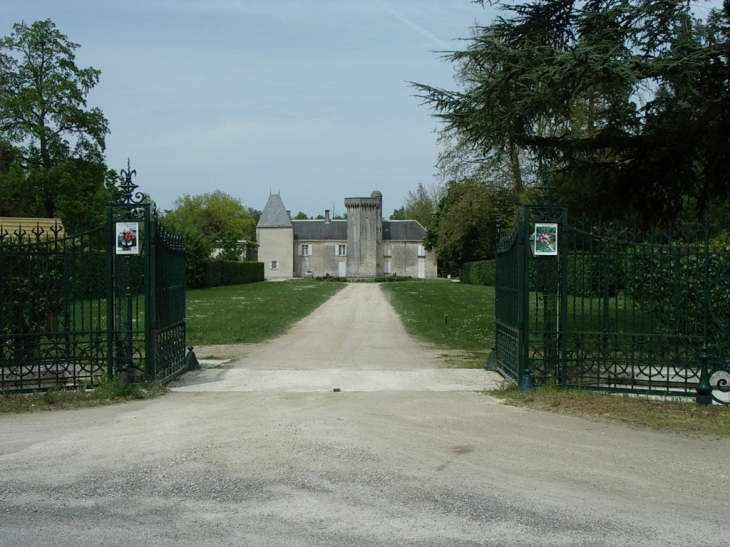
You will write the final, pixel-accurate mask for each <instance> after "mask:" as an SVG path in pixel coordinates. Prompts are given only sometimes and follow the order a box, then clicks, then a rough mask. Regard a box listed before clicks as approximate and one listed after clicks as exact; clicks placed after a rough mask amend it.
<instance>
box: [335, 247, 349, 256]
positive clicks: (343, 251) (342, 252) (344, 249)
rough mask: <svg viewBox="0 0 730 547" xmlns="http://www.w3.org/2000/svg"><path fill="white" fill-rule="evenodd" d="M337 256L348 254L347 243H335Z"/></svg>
mask: <svg viewBox="0 0 730 547" xmlns="http://www.w3.org/2000/svg"><path fill="white" fill-rule="evenodd" d="M335 256H347V245H335Z"/></svg>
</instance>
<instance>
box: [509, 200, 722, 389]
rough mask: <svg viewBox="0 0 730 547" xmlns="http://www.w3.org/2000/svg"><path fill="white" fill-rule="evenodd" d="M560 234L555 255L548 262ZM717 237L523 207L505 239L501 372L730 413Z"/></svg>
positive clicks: (544, 205)
mask: <svg viewBox="0 0 730 547" xmlns="http://www.w3.org/2000/svg"><path fill="white" fill-rule="evenodd" d="M545 195H547V194H545ZM552 227H555V229H556V233H555V235H556V236H557V238H556V239H555V242H556V243H557V248H555V249H554V251H555V252H554V254H551V253H540V252H539V246H540V245H541V244H544V243H545V241H540V239H542V236H543V235H545V234H547V236H549V235H550V233H551V230H552ZM498 229H499V228H498ZM541 230H543V231H542V232H541ZM709 234H710V231H709V228H708V227H704V229H703V230H702V231H701V234H699V235H698V234H683V235H675V234H666V233H664V234H659V233H656V232H650V233H641V232H639V231H636V230H625V229H622V228H620V227H617V226H613V225H609V224H600V223H599V224H597V225H590V226H589V225H587V223H586V222H585V221H579V222H577V223H576V225H574V226H573V225H569V224H568V222H567V209H566V208H565V207H563V206H561V205H559V204H556V203H554V202H552V201H550V200H549V199H545V198H543V200H542V202H541V203H538V204H534V205H529V206H524V207H521V208H520V210H519V211H518V216H517V222H516V226H515V230H514V232H513V233H512V234H511V235H510V236H509V237H506V236H505V235H501V234H499V232H498V242H499V243H498V248H497V256H496V265H497V287H496V298H497V304H496V315H497V317H496V334H495V338H496V344H495V359H496V362H497V368H498V370H500V371H501V372H502V373H503V374H504V375H505V376H506V377H507V378H509V379H511V380H513V381H520V380H522V379H524V378H529V379H530V380H531V381H535V382H538V383H555V384H559V385H563V386H568V387H580V388H586V389H599V390H608V391H613V392H631V393H644V394H654V395H667V394H669V395H672V396H679V397H696V398H697V399H698V401H700V402H705V403H706V402H711V401H712V400H714V401H716V402H719V403H724V404H727V403H730V387H728V385H729V381H730V367H729V366H728V362H727V361H726V359H725V357H724V356H725V355H726V354H727V352H728V351H730V336H728V326H729V325H730V253H729V252H727V251H725V250H724V249H714V248H713V247H712V245H711V241H710V237H709ZM535 239H537V240H538V241H535ZM546 239H548V240H549V237H547V238H546ZM536 246H537V247H538V250H537V251H535V247H536Z"/></svg>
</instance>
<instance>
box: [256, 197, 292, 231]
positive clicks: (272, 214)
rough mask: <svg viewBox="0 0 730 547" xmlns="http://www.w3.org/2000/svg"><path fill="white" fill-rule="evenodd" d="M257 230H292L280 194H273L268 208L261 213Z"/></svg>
mask: <svg viewBox="0 0 730 547" xmlns="http://www.w3.org/2000/svg"><path fill="white" fill-rule="evenodd" d="M256 227H257V228H291V227H292V223H291V219H290V218H289V213H287V212H286V207H285V206H284V202H283V201H282V200H281V196H280V195H279V194H271V195H270V196H269V200H268V201H267V202H266V207H264V210H263V211H262V213H261V218H260V219H259V222H258V224H256Z"/></svg>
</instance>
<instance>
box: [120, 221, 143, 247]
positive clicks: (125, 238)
mask: <svg viewBox="0 0 730 547" xmlns="http://www.w3.org/2000/svg"><path fill="white" fill-rule="evenodd" d="M116 253H117V254H125V255H138V254H139V222H117V245H116Z"/></svg>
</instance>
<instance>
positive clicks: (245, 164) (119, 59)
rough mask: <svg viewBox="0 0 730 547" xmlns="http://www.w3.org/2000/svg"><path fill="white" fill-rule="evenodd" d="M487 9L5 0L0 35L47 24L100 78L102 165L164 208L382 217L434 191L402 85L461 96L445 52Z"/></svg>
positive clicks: (250, 1)
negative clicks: (222, 197) (238, 207)
mask: <svg viewBox="0 0 730 547" xmlns="http://www.w3.org/2000/svg"><path fill="white" fill-rule="evenodd" d="M495 13H496V12H495V11H494V10H493V9H492V8H486V9H485V8H482V7H481V6H479V5H475V4H473V3H471V2H470V0H412V1H409V0H298V1H297V0H266V1H264V0H2V2H0V35H3V36H5V35H8V34H10V32H11V31H12V24H13V23H16V22H20V21H25V22H26V23H32V22H33V21H37V20H41V19H48V18H50V19H51V20H53V22H54V23H55V24H56V26H57V27H58V29H59V30H60V31H61V32H62V33H64V34H66V35H67V36H68V38H69V39H70V40H71V41H73V42H76V43H78V44H80V45H81V47H80V48H79V49H78V50H77V52H76V56H77V57H76V60H77V64H78V65H79V66H81V67H88V66H93V67H94V68H97V69H99V70H101V81H100V83H99V85H98V86H97V87H96V88H94V90H92V92H91V93H90V94H89V104H90V105H93V106H98V107H100V108H101V109H102V111H103V112H104V114H105V115H106V117H107V119H108V120H109V123H110V128H111V134H110V135H109V136H108V138H107V151H106V157H107V162H108V164H109V167H111V168H114V169H121V168H123V167H126V163H127V158H129V159H130V161H131V165H132V168H134V169H136V171H137V177H136V179H135V182H136V183H137V184H138V185H139V186H140V190H142V191H144V192H148V193H149V194H150V195H151V196H152V198H153V199H154V200H155V201H156V202H157V204H158V206H159V207H160V208H161V209H168V208H170V207H171V206H172V203H173V201H174V199H175V198H176V197H178V196H180V195H182V194H201V193H204V192H210V191H213V190H222V191H224V192H227V193H228V194H230V195H232V196H234V197H236V198H239V199H240V200H241V201H242V202H243V203H244V204H245V205H247V206H250V207H254V208H256V209H262V208H263V206H264V205H265V203H266V200H267V199H268V196H269V192H272V191H273V192H274V193H277V192H280V193H281V196H282V199H283V200H284V203H285V205H286V206H287V208H289V209H291V210H292V212H293V213H296V212H298V211H300V210H301V211H304V212H305V213H307V214H308V215H317V214H321V213H323V212H324V209H332V207H333V205H334V208H335V212H336V213H338V214H339V213H342V212H344V205H343V201H344V198H346V197H359V196H369V195H370V193H371V192H372V191H373V190H376V189H377V190H380V191H381V192H382V193H383V202H384V203H383V209H384V214H385V215H386V216H387V215H389V214H390V213H392V211H393V209H395V208H397V207H400V205H402V203H403V199H404V197H405V196H406V194H407V193H408V191H409V190H415V188H416V187H417V185H418V183H419V182H422V183H424V184H426V185H430V184H432V183H433V182H434V178H433V175H434V172H435V169H434V165H435V163H436V157H437V154H438V151H439V148H438V145H437V142H436V135H435V134H434V129H435V128H436V127H437V121H436V120H435V119H434V118H433V117H432V116H431V111H430V110H429V109H428V108H427V107H426V106H421V105H420V100H419V99H418V98H417V97H415V96H414V93H415V90H414V89H413V88H412V87H410V86H409V84H408V82H409V81H416V82H419V83H425V84H430V85H435V86H439V87H446V88H454V87H455V83H454V81H453V67H452V66H451V65H450V64H447V63H445V62H443V61H442V60H440V59H439V54H438V53H437V52H438V51H444V50H449V49H460V48H461V47H462V46H463V43H460V42H459V41H458V39H459V38H466V37H468V36H469V35H470V28H471V27H472V26H473V25H474V24H475V22H477V21H478V22H479V23H481V24H487V23H489V22H490V21H491V20H492V19H493V17H494V15H495Z"/></svg>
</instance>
